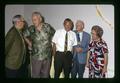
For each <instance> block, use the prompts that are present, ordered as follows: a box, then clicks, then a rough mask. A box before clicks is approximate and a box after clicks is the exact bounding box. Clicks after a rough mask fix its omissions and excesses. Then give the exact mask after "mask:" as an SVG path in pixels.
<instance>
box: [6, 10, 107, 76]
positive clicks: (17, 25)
mask: <svg viewBox="0 0 120 83" xmlns="http://www.w3.org/2000/svg"><path fill="white" fill-rule="evenodd" d="M12 22H13V26H12V28H11V29H10V30H9V31H8V33H7V35H6V37H5V75H6V77H8V78H15V77H29V76H30V77H32V78H50V68H51V62H52V56H54V72H55V73H54V78H59V76H60V73H61V72H62V71H63V73H64V78H83V75H84V71H85V67H88V68H89V78H105V74H106V72H107V64H108V47H107V44H106V42H105V41H104V40H103V39H102V35H103V29H102V28H101V27H100V26H98V25H94V26H93V27H92V29H91V36H90V34H89V33H87V32H85V31H84V25H85V24H84V22H83V21H81V20H78V21H77V22H76V24H75V27H76V29H75V30H73V28H74V23H73V21H72V20H71V19H70V18H66V19H65V20H64V22H63V28H62V29H59V30H56V31H55V29H54V28H53V27H52V26H51V25H50V24H48V23H45V22H44V18H43V16H42V15H41V13H40V12H33V13H32V22H33V25H31V26H30V27H28V26H26V25H27V24H26V21H25V19H24V18H23V16H22V15H15V16H14V17H13V20H12ZM91 37H92V38H91Z"/></svg>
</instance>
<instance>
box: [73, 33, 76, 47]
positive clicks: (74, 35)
mask: <svg viewBox="0 0 120 83" xmlns="http://www.w3.org/2000/svg"><path fill="white" fill-rule="evenodd" d="M73 37H74V43H73V46H75V45H77V38H76V34H75V33H74V34H73Z"/></svg>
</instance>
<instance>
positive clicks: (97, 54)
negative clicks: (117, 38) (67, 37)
mask: <svg viewBox="0 0 120 83" xmlns="http://www.w3.org/2000/svg"><path fill="white" fill-rule="evenodd" d="M89 52H90V57H89V78H104V77H105V74H102V69H103V67H104V54H105V53H108V47H107V44H106V42H105V41H104V40H101V41H98V42H95V41H91V43H90V44H89Z"/></svg>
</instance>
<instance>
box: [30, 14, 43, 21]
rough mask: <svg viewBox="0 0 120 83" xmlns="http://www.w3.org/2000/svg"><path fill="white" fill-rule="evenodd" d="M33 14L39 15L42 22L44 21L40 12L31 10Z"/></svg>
mask: <svg viewBox="0 0 120 83" xmlns="http://www.w3.org/2000/svg"><path fill="white" fill-rule="evenodd" d="M33 15H36V16H40V17H41V19H42V22H44V17H43V16H42V14H41V13H40V12H33V13H32V16H33Z"/></svg>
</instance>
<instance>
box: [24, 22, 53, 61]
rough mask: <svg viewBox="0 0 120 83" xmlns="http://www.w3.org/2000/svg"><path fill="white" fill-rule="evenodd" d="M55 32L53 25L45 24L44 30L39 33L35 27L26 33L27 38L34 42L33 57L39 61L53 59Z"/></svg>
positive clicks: (31, 27)
mask: <svg viewBox="0 0 120 83" xmlns="http://www.w3.org/2000/svg"><path fill="white" fill-rule="evenodd" d="M54 33H55V30H54V29H53V28H52V27H51V25H49V24H47V23H44V24H43V26H42V30H41V31H40V32H39V31H38V30H36V28H35V26H34V25H32V26H30V27H29V28H28V29H27V30H26V31H25V32H24V35H25V36H26V37H30V39H31V40H32V55H33V57H34V58H35V59H37V60H44V59H46V58H51V48H52V37H53V35H54Z"/></svg>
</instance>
